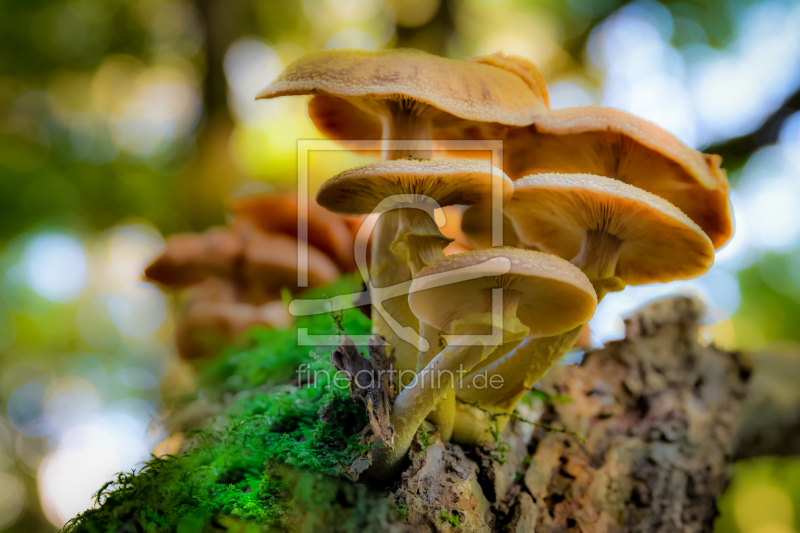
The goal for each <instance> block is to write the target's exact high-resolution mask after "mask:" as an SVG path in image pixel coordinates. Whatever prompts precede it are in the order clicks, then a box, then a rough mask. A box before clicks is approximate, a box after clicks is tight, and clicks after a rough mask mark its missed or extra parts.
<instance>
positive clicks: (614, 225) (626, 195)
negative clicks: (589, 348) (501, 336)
mask: <svg viewBox="0 0 800 533" xmlns="http://www.w3.org/2000/svg"><path fill="white" fill-rule="evenodd" d="M506 212H507V214H508V216H509V217H510V218H511V220H512V221H513V223H514V226H515V228H516V230H517V233H518V235H519V237H520V239H521V241H522V242H526V243H535V244H536V245H537V246H539V247H541V248H542V249H543V250H545V251H547V252H551V253H554V254H556V255H558V256H560V257H562V258H565V259H571V260H572V261H571V262H572V264H574V265H576V266H578V267H579V268H581V270H582V271H583V272H584V273H585V274H586V275H587V277H588V278H589V280H590V281H591V282H592V285H593V286H594V288H595V290H596V292H597V299H598V301H599V300H602V298H603V296H604V295H605V294H606V293H607V292H609V291H618V290H622V289H623V288H624V287H625V285H626V284H631V285H640V284H645V283H666V282H669V281H674V280H678V279H691V278H694V277H698V276H700V275H702V274H704V273H705V272H706V271H708V269H709V268H710V267H711V264H712V263H713V260H714V247H713V245H712V243H711V241H710V240H709V238H708V236H707V235H706V234H705V233H703V231H702V230H701V229H700V228H699V227H698V226H697V225H696V224H695V223H694V222H692V220H691V219H689V218H688V217H687V216H686V215H685V214H683V213H682V212H681V211H680V210H679V209H677V208H676V207H675V206H673V205H672V204H670V203H669V202H667V201H666V200H664V199H663V198H660V197H658V196H655V195H653V194H650V193H648V192H645V191H642V190H641V189H637V188H636V187H633V186H631V185H627V184H625V183H622V182H620V181H617V180H613V179H610V178H605V177H600V176H592V175H587V174H541V175H536V176H530V177H527V178H524V179H521V180H519V181H516V182H515V183H514V196H513V197H512V199H511V202H509V204H508V206H507V209H506ZM582 330H583V327H582V326H579V327H576V328H574V329H573V330H570V331H568V332H564V333H561V334H559V335H556V336H553V337H549V338H539V339H530V340H528V341H527V342H525V343H523V344H521V345H519V346H512V347H511V349H507V348H506V349H504V350H503V351H502V352H499V353H498V355H499V356H498V357H493V358H492V359H491V360H490V361H486V362H485V363H484V364H482V365H481V367H479V368H476V369H473V371H472V372H471V373H470V374H468V375H466V376H465V377H464V379H463V380H462V381H461V382H460V383H459V385H458V386H457V390H456V394H457V396H458V398H459V399H460V400H462V402H463V403H461V404H459V405H458V406H457V410H456V421H455V429H454V434H453V438H454V439H458V440H459V441H460V442H466V443H470V444H476V443H478V442H480V441H481V440H486V439H488V438H491V431H492V430H493V429H495V430H498V429H502V426H503V425H504V424H505V422H507V421H508V418H507V417H505V418H501V419H500V420H499V424H498V425H497V427H495V428H492V427H491V424H490V422H489V420H488V419H487V416H486V414H485V413H482V412H481V411H480V410H478V409H475V408H473V407H471V406H470V405H469V404H470V403H473V402H475V401H478V402H480V404H481V408H482V409H483V410H485V411H488V412H489V413H492V414H494V415H497V414H498V413H506V414H507V413H510V412H512V411H513V410H514V407H515V405H516V403H517V401H518V399H519V398H520V397H521V395H522V394H524V392H525V391H526V390H528V389H529V388H530V387H532V386H533V384H534V383H535V382H536V381H537V380H538V379H539V378H541V377H542V376H543V375H544V374H545V372H546V371H547V370H548V369H549V368H550V367H551V366H553V365H554V364H555V363H556V362H558V360H559V359H561V357H562V356H563V354H564V353H566V352H567V351H568V350H569V349H570V348H571V347H572V346H573V345H574V344H575V342H576V340H577V339H578V337H579V335H580V333H581V331H582ZM496 375H499V376H502V377H503V380H502V386H500V387H495V388H491V389H487V390H484V389H482V388H480V387H479V385H481V384H484V383H486V382H488V381H489V380H490V379H491V377H492V376H496Z"/></svg>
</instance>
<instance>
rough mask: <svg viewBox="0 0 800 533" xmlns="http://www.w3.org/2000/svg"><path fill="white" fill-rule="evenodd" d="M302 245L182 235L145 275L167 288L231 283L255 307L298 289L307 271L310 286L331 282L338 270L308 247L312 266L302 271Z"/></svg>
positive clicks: (250, 233)
mask: <svg viewBox="0 0 800 533" xmlns="http://www.w3.org/2000/svg"><path fill="white" fill-rule="evenodd" d="M298 244H299V243H298V241H297V239H295V238H293V237H290V236H288V235H280V234H267V233H262V232H260V231H257V230H253V229H251V228H240V229H238V230H236V229H232V228H214V229H212V230H209V231H207V232H205V233H200V234H189V235H178V236H175V237H172V238H170V239H168V240H167V249H166V251H165V252H164V253H162V254H161V256H159V257H158V258H156V259H155V261H153V262H152V263H151V264H150V265H149V266H148V267H147V268H146V269H145V276H146V277H147V278H148V279H150V280H153V281H156V282H159V283H161V284H163V285H167V286H169V287H175V288H183V287H188V286H191V285H196V284H198V283H201V282H203V281H204V280H206V279H208V278H210V277H217V278H222V279H225V280H230V281H231V282H232V283H234V284H235V285H237V287H238V288H239V289H240V293H242V294H245V295H247V298H248V299H249V300H250V301H251V303H263V302H264V301H268V300H269V299H274V298H276V297H277V296H279V294H280V290H281V288H283V287H287V288H289V289H290V290H292V291H296V290H298V287H297V274H298V271H299V269H300V268H302V269H304V270H305V271H307V274H308V283H309V285H310V286H317V285H322V284H325V283H329V282H331V281H333V280H334V279H336V278H337V277H338V276H339V269H338V267H337V266H336V264H335V263H334V262H333V260H331V259H330V258H329V257H328V256H327V255H325V254H324V253H322V252H321V251H320V250H318V249H317V248H315V247H314V246H311V245H309V246H308V265H307V267H306V266H302V265H301V266H298Z"/></svg>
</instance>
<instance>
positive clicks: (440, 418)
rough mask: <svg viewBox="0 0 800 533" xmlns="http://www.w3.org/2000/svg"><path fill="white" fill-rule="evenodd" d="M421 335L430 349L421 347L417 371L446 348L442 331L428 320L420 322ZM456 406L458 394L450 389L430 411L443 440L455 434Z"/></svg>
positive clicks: (429, 418)
mask: <svg viewBox="0 0 800 533" xmlns="http://www.w3.org/2000/svg"><path fill="white" fill-rule="evenodd" d="M419 335H420V337H421V338H423V339H425V340H426V341H427V342H428V347H429V348H428V351H427V352H426V351H423V350H421V349H420V351H419V354H418V355H417V373H419V372H422V371H423V370H424V369H425V367H426V366H428V364H429V363H430V362H431V361H432V360H433V358H434V357H436V356H437V355H438V354H439V352H441V351H442V349H443V348H444V347H443V345H442V340H443V339H442V336H441V335H442V332H441V330H439V329H438V328H436V327H435V326H432V325H430V324H428V323H427V322H420V324H419ZM455 408H456V395H455V391H454V390H452V389H450V390H448V391H447V395H446V396H445V397H444V399H443V400H442V401H441V402H439V405H437V406H436V407H435V408H434V409H433V411H431V412H430V413H428V417H427V420H428V421H429V422H432V423H434V424H436V427H437V428H438V429H439V437H440V438H441V439H442V440H443V441H449V440H450V437H451V436H452V434H453V424H455Z"/></svg>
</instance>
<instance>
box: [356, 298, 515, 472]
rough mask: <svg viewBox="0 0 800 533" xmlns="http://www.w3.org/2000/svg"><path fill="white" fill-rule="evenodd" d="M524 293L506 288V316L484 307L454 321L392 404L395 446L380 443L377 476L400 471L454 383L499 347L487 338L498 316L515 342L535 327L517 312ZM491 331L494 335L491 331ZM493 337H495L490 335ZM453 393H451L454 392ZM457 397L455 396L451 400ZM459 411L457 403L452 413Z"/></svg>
mask: <svg viewBox="0 0 800 533" xmlns="http://www.w3.org/2000/svg"><path fill="white" fill-rule="evenodd" d="M519 302H520V294H519V293H518V292H517V291H513V290H506V291H504V294H503V307H502V317H498V316H496V315H495V314H494V313H491V312H490V313H478V314H475V315H472V316H470V317H467V318H465V319H462V320H458V321H454V322H453V323H452V324H451V331H452V332H453V333H454V334H455V337H454V338H451V339H450V340H451V341H452V342H450V344H448V346H447V347H446V348H444V349H442V351H440V352H439V353H438V354H437V355H436V357H434V358H433V359H432V360H431V362H430V363H428V365H427V366H426V367H425V368H424V369H423V370H422V372H420V373H418V374H417V376H416V378H415V379H414V382H412V383H411V384H410V385H408V386H407V387H406V388H405V389H403V392H401V393H400V395H399V396H398V397H397V399H396V400H395V402H394V406H393V407H392V415H391V422H392V426H393V427H394V448H388V447H383V448H379V449H378V450H376V451H375V453H374V460H373V463H372V467H371V468H370V471H371V472H373V473H374V475H375V476H377V477H389V476H391V475H393V474H394V473H396V469H397V468H398V467H399V465H400V462H401V461H402V459H403V457H405V454H406V452H407V451H408V448H409V446H411V441H412V439H413V438H414V435H415V434H416V432H417V428H419V426H420V424H422V422H423V421H424V420H425V418H426V417H427V416H428V414H429V413H430V412H431V411H432V410H433V409H434V408H435V407H436V406H438V405H439V404H440V402H441V401H442V400H443V399H444V398H445V397H446V396H452V397H453V399H455V391H454V390H453V389H454V384H455V383H456V382H457V381H460V380H461V378H462V377H463V376H464V374H466V373H467V372H469V371H470V370H471V369H472V368H473V367H474V366H475V365H477V364H478V363H480V362H481V361H483V360H484V359H485V358H486V357H487V356H488V355H490V354H491V353H492V352H493V351H494V350H496V349H497V347H498V345H497V344H487V343H486V341H487V336H485V333H487V331H488V328H489V327H491V328H492V329H494V326H496V325H497V319H501V323H500V328H501V330H502V336H503V339H504V340H506V341H507V342H512V341H514V340H518V339H521V338H524V337H526V336H527V335H528V334H529V333H530V329H529V328H528V327H527V326H525V325H524V324H523V323H522V322H521V321H520V320H519V318H518V317H517V308H518V307H519ZM489 337H490V336H489ZM490 338H491V337H490ZM448 393H449V394H448ZM451 401H454V400H451ZM450 413H452V416H453V417H454V416H455V406H453V408H452V410H451V411H448V416H451V414H450Z"/></svg>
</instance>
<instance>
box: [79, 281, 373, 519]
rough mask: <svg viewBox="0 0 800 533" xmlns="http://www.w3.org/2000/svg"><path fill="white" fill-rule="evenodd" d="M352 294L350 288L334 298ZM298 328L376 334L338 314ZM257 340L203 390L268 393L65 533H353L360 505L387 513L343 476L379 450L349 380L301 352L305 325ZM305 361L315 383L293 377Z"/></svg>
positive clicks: (200, 433) (233, 353)
mask: <svg viewBox="0 0 800 533" xmlns="http://www.w3.org/2000/svg"><path fill="white" fill-rule="evenodd" d="M351 290H353V281H352V280H351V279H350V280H344V281H342V282H340V283H338V284H337V285H335V286H334V287H331V288H328V289H327V291H328V292H327V294H328V295H331V294H336V293H337V291H338V293H342V292H347V291H351ZM314 297H319V291H317V294H316V295H314ZM296 327H307V328H309V333H312V334H331V333H339V331H340V328H344V329H345V330H347V332H348V333H351V334H359V335H360V334H365V333H367V332H368V331H369V321H368V320H367V319H366V317H364V316H363V315H361V313H360V312H359V311H358V310H355V309H351V310H346V311H344V312H343V313H342V314H341V315H340V316H338V317H333V316H331V315H323V316H321V317H320V316H317V317H310V318H308V319H306V318H304V319H302V320H298V321H297V324H296ZM247 342H248V343H249V346H248V347H241V346H240V347H239V348H235V349H231V350H229V352H228V353H227V354H226V356H225V357H224V358H223V359H222V360H220V361H217V362H215V363H213V364H211V365H209V366H207V367H206V368H205V369H204V370H203V371H202V375H201V381H202V383H203V384H204V391H206V392H208V393H209V394H218V395H219V394H221V393H222V392H230V391H235V392H237V391H243V390H252V389H256V388H257V387H260V388H259V389H258V392H255V391H253V393H252V394H249V395H243V397H242V398H241V399H240V400H238V401H236V402H234V403H233V404H231V405H230V406H229V407H228V409H227V411H226V412H225V413H224V415H222V416H221V417H219V418H218V419H217V420H215V422H214V425H213V428H205V429H201V430H197V431H194V432H192V433H191V434H190V439H191V446H190V449H189V451H188V452H187V453H185V454H184V455H181V456H179V457H172V456H165V457H160V458H155V457H154V458H153V459H152V460H150V461H149V462H147V463H146V464H145V465H144V467H143V468H142V469H141V470H139V471H138V472H131V473H121V474H119V475H118V476H117V478H116V479H115V480H114V481H112V482H109V483H107V484H106V485H105V486H103V487H102V488H101V489H100V491H98V493H97V496H96V497H97V506H96V508H95V509H91V510H89V511H86V512H85V513H83V514H81V515H79V516H78V517H76V518H74V519H73V520H72V521H70V522H69V523H68V524H67V525H66V526H65V528H64V531H65V533H83V532H86V533H95V532H97V533H101V532H102V533H105V532H117V531H153V532H155V531H158V532H161V531H174V532H180V533H189V532H194V531H208V530H213V528H214V527H216V526H218V525H220V526H221V525H222V524H224V523H226V521H227V522H228V523H233V524H239V525H244V526H246V530H247V531H251V530H252V531H269V530H271V528H274V527H285V526H287V525H288V524H294V523H296V522H297V521H298V520H302V521H303V523H304V524H305V523H308V521H309V520H311V521H312V522H313V520H315V518H313V517H310V514H309V513H311V514H315V513H322V514H324V515H325V516H328V517H331V516H334V515H335V516H337V517H338V518H337V520H335V522H336V523H337V524H351V525H353V524H356V523H358V522H359V521H360V520H363V517H362V518H358V513H355V514H354V512H353V511H352V509H351V508H352V507H357V506H359V505H360V506H362V507H363V506H367V507H370V506H371V507H370V509H367V510H370V512H381V513H384V515H386V514H387V513H389V508H388V504H387V503H386V502H385V501H384V500H381V499H379V498H370V497H365V496H364V494H361V492H363V491H365V490H366V489H365V488H364V487H363V486H360V485H353V484H351V483H346V484H343V483H340V482H338V481H336V479H335V478H336V477H338V476H341V475H343V474H344V473H345V472H346V471H347V468H348V466H349V465H350V464H351V463H352V462H353V461H354V460H355V459H356V458H358V457H359V456H360V455H362V454H363V453H364V452H366V451H367V450H368V449H369V446H366V445H364V444H362V443H361V442H360V440H361V438H360V434H359V431H360V430H361V429H362V428H363V427H365V426H366V425H367V424H368V417H367V414H366V410H365V409H364V407H363V406H362V405H360V404H356V403H355V402H354V401H353V400H352V399H351V398H350V397H349V394H348V390H347V380H346V379H343V376H339V378H338V379H337V378H336V376H337V373H336V372H335V370H334V369H333V367H332V366H331V365H330V364H328V363H324V362H322V360H321V359H320V360H319V361H317V360H315V359H314V358H312V357H310V356H309V355H308V354H309V351H310V350H311V349H314V348H315V347H314V346H298V343H297V331H296V329H295V328H292V329H288V330H275V331H258V332H254V333H253V334H252V337H251V338H250V339H249V340H248V341H247ZM318 349H322V348H318ZM324 349H326V350H328V351H329V350H330V347H327V348H324ZM302 363H306V364H308V365H309V367H308V368H309V371H310V375H311V376H313V377H314V378H315V379H314V381H313V382H308V383H303V384H297V382H296V381H295V380H294V379H293V376H294V373H295V371H296V369H297V367H298V366H299V365H300V364H302ZM319 370H325V372H317V371H319ZM286 380H289V382H288V383H287V384H283V385H276V386H273V387H271V388H270V387H265V383H271V382H276V383H277V382H279V381H286ZM323 409H324V411H323ZM321 412H324V416H321V414H322V413H321ZM280 465H290V466H291V467H292V468H291V469H288V468H285V467H282V466H280ZM312 487H316V488H313V490H312ZM359 491H361V492H359ZM361 500H363V502H362V501H361ZM342 502H345V503H344V504H342ZM347 502H351V503H352V505H350V504H348V503H347ZM376 509H377V511H376ZM361 511H364V512H366V510H365V509H361ZM359 512H360V511H359ZM331 513H333V515H332V514H331ZM362 514H363V513H362ZM351 515H352V516H351ZM223 527H227V526H223Z"/></svg>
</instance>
